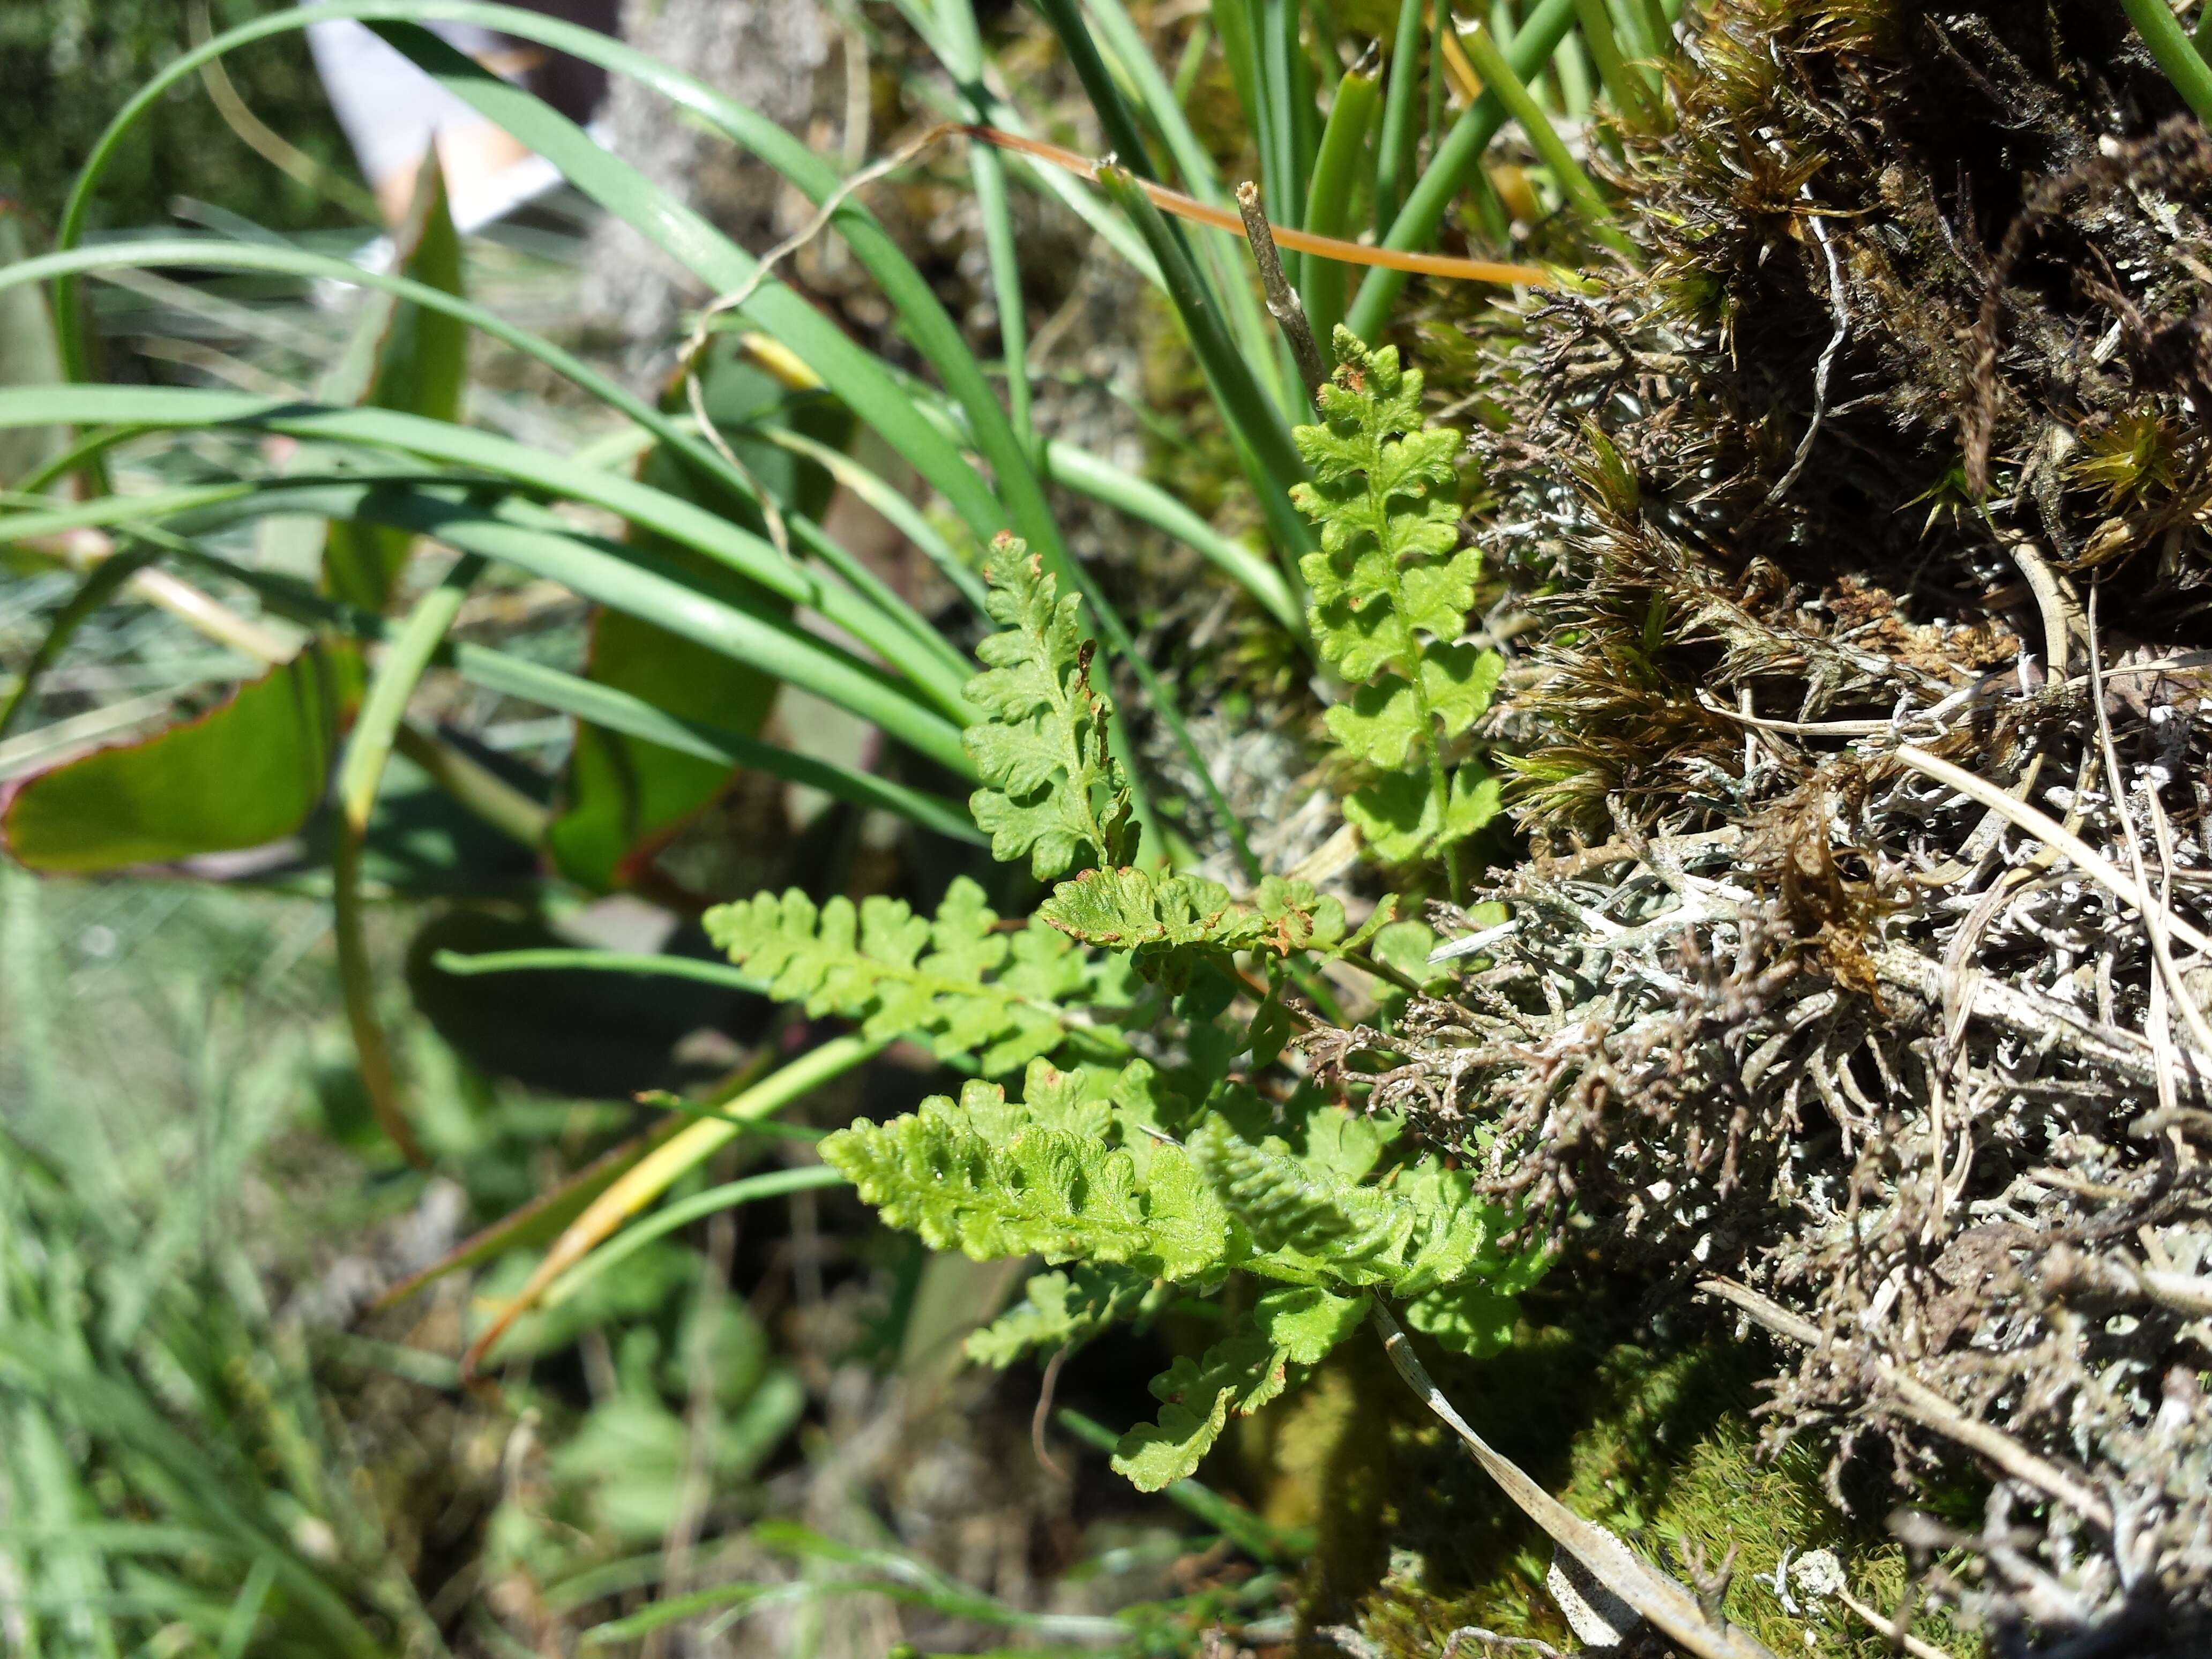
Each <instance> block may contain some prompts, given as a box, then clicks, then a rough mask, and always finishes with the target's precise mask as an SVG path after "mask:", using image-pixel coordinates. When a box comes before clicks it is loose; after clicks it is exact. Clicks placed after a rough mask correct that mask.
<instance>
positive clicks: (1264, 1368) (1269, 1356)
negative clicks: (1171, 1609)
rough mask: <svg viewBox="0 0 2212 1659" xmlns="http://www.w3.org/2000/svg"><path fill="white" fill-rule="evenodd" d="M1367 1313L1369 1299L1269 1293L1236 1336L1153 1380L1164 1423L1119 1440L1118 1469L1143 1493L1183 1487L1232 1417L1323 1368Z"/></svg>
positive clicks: (1293, 1290)
mask: <svg viewBox="0 0 2212 1659" xmlns="http://www.w3.org/2000/svg"><path fill="white" fill-rule="evenodd" d="M1366 1310H1367V1302H1366V1298H1365V1297H1339V1296H1332V1295H1330V1294H1329V1293H1328V1291H1322V1290H1317V1289H1315V1288H1313V1287H1311V1286H1306V1285H1298V1286H1292V1287H1289V1288H1286V1289H1283V1290H1276V1291H1269V1292H1267V1295H1265V1296H1263V1297H1261V1298H1260V1300H1259V1302H1258V1303H1257V1304H1255V1307H1254V1308H1253V1310H1252V1316H1251V1317H1250V1319H1249V1320H1248V1321H1247V1322H1245V1324H1244V1325H1243V1327H1242V1328H1240V1329H1239V1330H1237V1332H1236V1333H1235V1334H1232V1335H1231V1336H1228V1337H1226V1338H1225V1339H1223V1340H1221V1341H1219V1342H1217V1343H1215V1344H1214V1345H1213V1346H1212V1347H1210V1348H1208V1349H1207V1350H1206V1352H1205V1353H1204V1354H1202V1355H1201V1356H1200V1358H1197V1359H1195V1360H1194V1359H1191V1358H1188V1357H1186V1358H1181V1359H1178V1360H1176V1363H1175V1364H1173V1365H1172V1366H1170V1367H1169V1369H1168V1370H1166V1371H1165V1372H1164V1373H1163V1374H1161V1375H1160V1376H1156V1377H1154V1378H1153V1379H1152V1395H1153V1397H1154V1398H1155V1399H1157V1400H1158V1401H1161V1402H1162V1406H1161V1410H1160V1414H1159V1419H1158V1421H1157V1422H1154V1423H1146V1424H1140V1425H1138V1426H1137V1427H1136V1428H1133V1429H1132V1430H1130V1431H1129V1432H1128V1433H1127V1434H1125V1435H1123V1436H1122V1437H1121V1444H1120V1445H1118V1446H1116V1447H1115V1450H1114V1468H1115V1470H1116V1471H1118V1472H1119V1473H1120V1474H1122V1475H1124V1476H1126V1477H1127V1480H1129V1481H1130V1483H1131V1484H1132V1485H1133V1486H1136V1487H1137V1489H1138V1490H1139V1491H1140V1492H1158V1490H1159V1489H1160V1488H1161V1487H1163V1486H1168V1485H1170V1483H1172V1482H1174V1481H1176V1480H1183V1479H1184V1478H1186V1477H1187V1476H1188V1475H1189V1474H1191V1473H1192V1472H1193V1471H1194V1470H1195V1469H1196V1468H1198V1465H1199V1462H1200V1460H1201V1459H1202V1458H1204V1457H1205V1455H1206V1453H1207V1452H1208V1451H1210V1450H1211V1449H1212V1447H1213V1443H1214V1442H1215V1441H1217V1440H1218V1439H1219V1438H1220V1437H1221V1431H1222V1429H1223V1428H1224V1427H1225V1425H1227V1423H1228V1420H1229V1417H1230V1414H1231V1413H1232V1412H1233V1413H1236V1414H1237V1415H1238V1416H1240V1417H1242V1416H1249V1415H1250V1414H1251V1413H1254V1412H1255V1411H1257V1410H1259V1409H1260V1407H1262V1406H1264V1405H1266V1404H1267V1402H1268V1401H1270V1400H1273V1399H1274V1398H1275V1397H1276V1396H1277V1395H1279V1394H1281V1393H1282V1391H1283V1390H1284V1389H1285V1388H1286V1387H1287V1386H1288V1385H1289V1383H1290V1382H1291V1377H1292V1376H1293V1374H1294V1373H1297V1372H1303V1371H1304V1370H1306V1369H1307V1368H1309V1367H1310V1366H1312V1365H1315V1364H1319V1363H1320V1361H1321V1360H1322V1358H1324V1357H1325V1356H1326V1355H1327V1354H1328V1351H1329V1350H1330V1349H1331V1348H1334V1346H1336V1345H1337V1344H1338V1343H1339V1342H1340V1341H1342V1340H1344V1339H1345V1338H1346V1336H1349V1335H1350V1334H1352V1331H1353V1330H1354V1329H1356V1328H1358V1324H1359V1321H1360V1319H1361V1317H1362V1316H1364V1314H1365V1312H1366Z"/></svg>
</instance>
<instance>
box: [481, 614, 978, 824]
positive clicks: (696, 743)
mask: <svg viewBox="0 0 2212 1659" xmlns="http://www.w3.org/2000/svg"><path fill="white" fill-rule="evenodd" d="M452 659H453V667H454V669H455V670H456V671H458V672H459V674H460V676H461V678H463V679H465V680H467V681H468V682H469V683H470V684H472V685H480V686H482V687H483V688H484V689H485V690H488V691H498V692H501V693H503V694H504V695H506V696H510V697H515V698H519V699H521V700H523V701H525V702H534V703H537V704H538V705H539V706H540V707H542V708H550V709H554V710H556V712H558V713H561V714H573V715H574V716H575V717H576V718H577V719H579V720H589V721H590V722H591V723H592V725H594V726H605V727H606V728H607V729H608V730H610V731H613V732H623V733H625V734H627V735H628V736H630V737H633V738H643V739H644V740H645V741H646V742H647V743H656V744H659V745H660V746H661V747H662V748H664V749H673V750H677V751H678V753H679V754H686V755H696V756H697V757H700V758H701V759H702V760H711V761H719V762H720V763H723V764H725V765H727V766H742V767H744V768H747V769H750V770H752V771H756V772H766V773H768V774H769V775H771V776H774V777H779V778H782V779H784V780H785V781H787V782H791V783H799V784H805V785H806V786H808V787H811V788H815V789H819V790H821V791H822V792H823V793H824V794H827V795H832V796H835V797H836V799H839V800H842V801H848V802H850V803H851V804H852V805H855V806H859V807H863V808H867V809H872V810H874V811H885V812H893V813H896V814H897V815H898V816H899V817H902V818H905V819H907V820H908V822H910V823H917V824H920V825H921V827H922V828H923V829H929V830H933V831H934V832H935V833H936V834H938V835H940V836H950V837H951V839H953V840H955V841H962V842H969V843H972V844H973V845H975V846H979V847H980V846H983V845H986V844H987V839H986V837H985V836H983V835H982V834H981V832H980V831H978V830H977V829H976V828H975V823H973V821H971V820H970V819H969V816H968V811H967V808H966V807H965V806H963V805H960V804H958V803H957V802H954V801H949V800H945V799H943V798H942V797H940V796H937V795H932V794H928V793H925V792H923V791H921V790H919V789H910V788H908V787H906V786H905V785H904V784H901V783H895V782H893V781H890V779H888V778H879V777H877V776H876V775H874V774H873V773H870V772H860V771H856V770H854V769H852V768H851V767H848V766H843V765H841V764H839V763H836V762H835V761H826V760H818V759H817V758H815V757H813V756H811V755H803V754H800V753H799V752H798V751H797V750H790V749H784V748H781V747H779V746H777V745H776V744H772V743H769V742H768V741H767V740H766V739H765V738H756V737H750V736H747V735H746V734H745V733H744V732H732V731H729V730H727V729H726V728H724V727H720V726H705V725H702V724H700V723H698V722H696V721H694V720H680V719H678V717H677V716H675V715H673V714H669V713H667V712H666V711H665V710H664V709H660V708H655V707H654V706H653V704H652V703H650V702H647V701H645V699H643V698H642V697H638V696H633V695H632V694H630V693H629V692H627V691H622V690H617V689H616V688H614V687H612V686H609V685H602V684H599V682H598V681H596V680H587V679H585V678H582V677H581V676H580V675H575V674H568V673H564V672H562V671H561V670H559V669H557V668H549V667H547V666H545V665H543V664H541V663H534V662H531V661H529V660H527V659H525V658H521V657H517V656H512V655H510V654H508V653H506V652H502V651H494V650H492V649H490V648H489V647H485V646H480V645H470V644H460V645H457V646H454V647H452Z"/></svg>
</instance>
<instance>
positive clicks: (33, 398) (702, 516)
mask: <svg viewBox="0 0 2212 1659" xmlns="http://www.w3.org/2000/svg"><path fill="white" fill-rule="evenodd" d="M124 411H127V412H128V416H129V418H131V419H133V420H135V421H137V422H139V423H141V424H143V425H149V426H164V427H213V426H237V427H243V428H250V429H254V430H264V431H270V432H279V433H283V434H284V435H287V436H290V437H295V438H300V439H303V440H308V441H328V442H336V443H343V444H357V445H362V446H366V447H374V448H380V449H389V450H398V451H400V452H402V453H408V454H412V455H416V456H420V457H422V458H424V459H429V460H434V461H437V462H440V463H442V464H444V465H449V466H459V467H465V468H469V469H471V470H479V471H483V472H485V473H489V474H491V475H493V476H495V477H502V478H505V479H507V480H508V481H510V482H511V483H517V484H520V485H522V486H524V487H526V489H532V490H534V491H540V492H543V493H544V494H545V495H550V496H556V497H564V496H565V497H566V498H568V499H570V500H574V501H584V502H587V503H589V504H590V505H592V506H595V507H605V509H606V510H607V511H608V512H610V513H616V514H617V515H618V516H620V517H622V518H624V519H626V520H629V521H630V522H631V523H633V524H635V525H638V526H641V527H642V528H645V529H647V530H651V531H653V532H657V533H658V534H660V535H664V536H666V537H668V538H670V539H671V540H672V541H676V542H679V543H681V544H684V546H686V547H690V548H694V549H696V550H698V551H700V552H702V553H703V554H705V555H707V556H708V557H710V558H714V559H715V560H717V561H718V562H720V563H722V564H725V565H726V566H728V567H729V568H731V569H732V570H735V571H737V572H738V574H741V575H743V576H744V577H745V578H746V579H748V580H750V581H753V582H756V583H757V584H758V585H759V586H762V587H763V588H766V589H767V590H768V591H769V592H771V593H775V594H777V595H779V596H781V597H782V598H784V599H791V600H793V601H794V602H795V603H799V604H802V605H810V606H811V607H812V608H814V609H815V610H817V611H820V612H821V614H822V615H823V617H827V618H829V620H830V621H833V622H835V623H837V624H838V625H839V626H840V627H842V628H846V629H849V630H850V631H851V632H852V633H853V634H854V636H855V637H856V638H859V639H861V640H863V641H866V642H867V643H868V644H870V645H872V646H874V647H876V648H878V649H879V650H883V651H884V652H885V653H886V654H887V655H890V656H891V657H892V658H893V659H894V660H900V659H901V658H904V659H905V660H900V665H901V666H902V668H904V669H906V670H908V673H909V678H910V679H911V681H912V683H913V684H914V685H915V688H916V689H917V690H921V691H922V692H924V693H925V694H927V696H929V698H930V700H931V702H933V703H934V704H936V705H937V707H938V708H939V709H941V710H942V711H943V712H945V714H949V715H951V717H952V718H953V719H954V720H958V721H959V722H960V723H961V724H963V725H964V724H966V722H967V721H968V720H969V719H972V718H973V711H971V710H969V708H968V707H967V703H966V700H965V698H964V697H963V696H962V695H961V690H960V688H961V685H962V684H963V682H964V677H963V676H962V675H961V674H959V673H957V672H956V671H952V670H951V669H950V668H949V667H948V666H947V665H945V664H943V663H940V662H938V661H936V660H935V659H926V658H923V657H921V656H920V655H919V654H918V653H915V651H914V650H913V649H912V646H911V641H910V639H908V636H907V635H905V634H904V633H903V631H902V629H900V628H899V626H898V625H897V624H896V623H894V622H893V621H891V619H890V618H888V617H884V615H883V613H882V612H880V611H878V610H876V608H875V607H874V606H873V605H867V604H866V603H864V602H863V601H861V600H860V599H858V598H857V597H856V596H854V594H853V593H852V592H850V591H849V590H848V589H846V588H843V587H841V586H835V585H833V584H830V583H827V582H823V581H822V580H819V579H818V578H817V577H814V576H812V575H811V574H808V573H806V572H805V571H803V570H800V569H799V568H798V567H796V566H794V565H793V564H792V563H791V562H789V561H787V560H786V559H785V558H784V557H783V556H782V555H781V554H779V553H778V552H776V550H775V549H774V548H773V547H771V546H770V545H769V544H768V543H767V542H765V541H763V540H762V539H761V538H758V537H757V536H754V535H752V534H750V532H746V531H744V530H742V529H740V528H738V526H735V525H733V524H732V523H730V522H729V521H728V520H726V519H723V518H721V517H720V516H718V515H716V514H714V513H709V512H708V511H707V510H706V509H705V508H703V507H698V506H696V505H695V504H694V503H692V502H690V501H684V500H682V499H681V498H679V497H678V496H674V495H669V494H667V493H666V492H665V491H663V490H658V489H653V488H652V487H651V486H650V485H647V484H642V483H637V482H636V481H635V480H634V479H629V478H625V477H620V476H618V475H616V474H612V473H606V472H597V471H590V470H588V469H580V468H577V467H575V466H574V465H571V464H569V463H568V460H567V459H565V458H564V457H562V456H558V455H553V454H550V453H546V452H544V451H543V450H536V449H532V448H530V447H528V446H526V445H523V444H519V443H516V442H514V441H512V440H510V439H507V438H501V437H498V436H496V435H493V434H490V433H486V432H478V431H476V430H473V429H471V428H465V427H455V426H448V425H447V424H446V423H445V422H441V421H430V420H424V419H422V417H420V416H411V415H404V414H400V413H398V411H396V410H380V409H366V408H351V409H329V408H319V407H317V406H315V405H313V404H294V403H285V402H283V401H281V400H277V399H271V398H259V397H255V396H253V395H252V394H250V393H240V392H209V391H204V390H202V389H200V388H197V387H179V386H162V387H138V386H64V387H59V388H55V389H52V390H33V389H28V388H25V389H11V388H0V426H13V425H19V424H27V423H29V422H30V419H31V417H32V416H34V415H38V414H43V415H44V416H45V417H46V419H47V420H48V421H51V420H52V418H54V416H55V415H56V414H57V413H62V412H67V413H69V414H74V415H75V416H77V417H79V418H81V419H82V420H83V421H84V422H87V423H90V422H99V421H103V420H107V419H112V418H114V417H115V416H117V415H118V414H121V413H122V412H124ZM65 417H66V415H65ZM939 441H940V442H942V441H943V440H941V439H939ZM250 487H251V486H249V488H250ZM235 488H236V487H235V486H210V490H216V489H235ZM14 533H15V534H16V535H18V536H20V535H22V534H25V533H27V532H23V531H21V530H20V529H19V530H16V531H15V532H14ZM46 533H51V532H46ZM636 556H637V557H639V558H643V557H644V556H645V555H644V554H643V553H642V552H639V553H638V554H637V555H636ZM902 643H903V644H904V645H905V647H906V648H905V649H904V650H903V651H902V650H901V648H900V647H901V645H902Z"/></svg>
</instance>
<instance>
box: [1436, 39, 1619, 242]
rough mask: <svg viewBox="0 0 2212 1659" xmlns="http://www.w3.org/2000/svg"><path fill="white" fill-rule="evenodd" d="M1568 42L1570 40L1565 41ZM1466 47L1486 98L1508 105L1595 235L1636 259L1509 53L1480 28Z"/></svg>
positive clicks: (1562, 191)
mask: <svg viewBox="0 0 2212 1659" xmlns="http://www.w3.org/2000/svg"><path fill="white" fill-rule="evenodd" d="M1563 38H1564V37H1563ZM1460 44H1461V45H1462V46H1464V47H1465V48H1466V49H1467V58H1468V63H1470V64H1473V65H1474V72H1475V73H1476V74H1477V75H1479V76H1481V77H1482V84H1483V87H1484V94H1483V95H1484V96H1485V97H1488V96H1490V95H1491V94H1493V93H1494V94H1497V96H1498V100H1499V101H1501V102H1502V103H1503V104H1504V106H1505V112H1506V113H1507V114H1509V115H1510V116H1511V117H1512V118H1514V120H1516V122H1518V123H1519V124H1520V126H1521V131H1522V134H1523V135H1524V136H1525V137H1527V138H1528V142H1529V143H1530V144H1531V145H1532V146H1533V147H1534V149H1535V151H1536V155H1537V156H1538V158H1539V159H1540V160H1541V161H1542V162H1543V163H1544V166H1545V167H1546V168H1547V170H1549V172H1550V173H1551V175H1552V181H1553V183H1554V184H1556V185H1558V186H1559V192H1560V194H1561V195H1563V196H1565V197H1566V198H1567V200H1568V201H1569V202H1570V203H1571V204H1572V205H1573V207H1574V209H1575V210H1576V212H1577V213H1578V214H1579V215H1580V216H1582V218H1583V222H1584V225H1585V227H1586V228H1588V230H1589V234H1591V235H1593V236H1595V237H1596V238H1597V240H1600V241H1601V242H1603V243H1604V244H1605V245H1606V246H1607V247H1609V248H1611V249H1613V251H1614V252H1616V253H1620V254H1622V255H1624V256H1626V257H1627V258H1634V257H1635V254H1636V244H1635V243H1633V242H1632V241H1630V240H1628V238H1627V236H1626V234H1623V233H1622V231H1621V230H1620V227H1619V226H1617V225H1615V224H1614V223H1613V208H1612V206H1611V205H1610V204H1608V203H1607V201H1606V199H1605V197H1602V196H1601V195H1600V194H1599V193H1598V188H1597V185H1595V184H1594V183H1592V182H1591V179H1590V176H1589V173H1585V172H1583V166H1582V163H1581V162H1579V161H1576V160H1575V158H1574V156H1573V155H1572V154H1571V153H1570V152H1569V150H1568V149H1567V146H1566V142H1565V140H1564V139H1562V138H1561V137H1559V129H1558V128H1557V127H1554V126H1553V125H1552V118H1551V117H1550V116H1548V115H1547V114H1545V113H1544V106H1542V105H1541V104H1539V103H1538V102H1537V101H1536V98H1535V94H1533V93H1531V92H1530V91H1529V90H1528V83H1527V82H1524V81H1523V80H1522V78H1521V76H1519V75H1518V74H1516V72H1515V70H1514V68H1513V65H1512V64H1509V63H1508V62H1506V60H1505V53H1504V52H1503V51H1501V50H1500V49H1499V47H1498V42H1497V41H1496V40H1493V39H1492V36H1491V33H1490V31H1489V30H1488V29H1486V28H1484V27H1481V26H1480V24H1478V25H1477V26H1476V27H1475V29H1474V33H1471V34H1466V35H1462V37H1461V39H1460Z"/></svg>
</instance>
